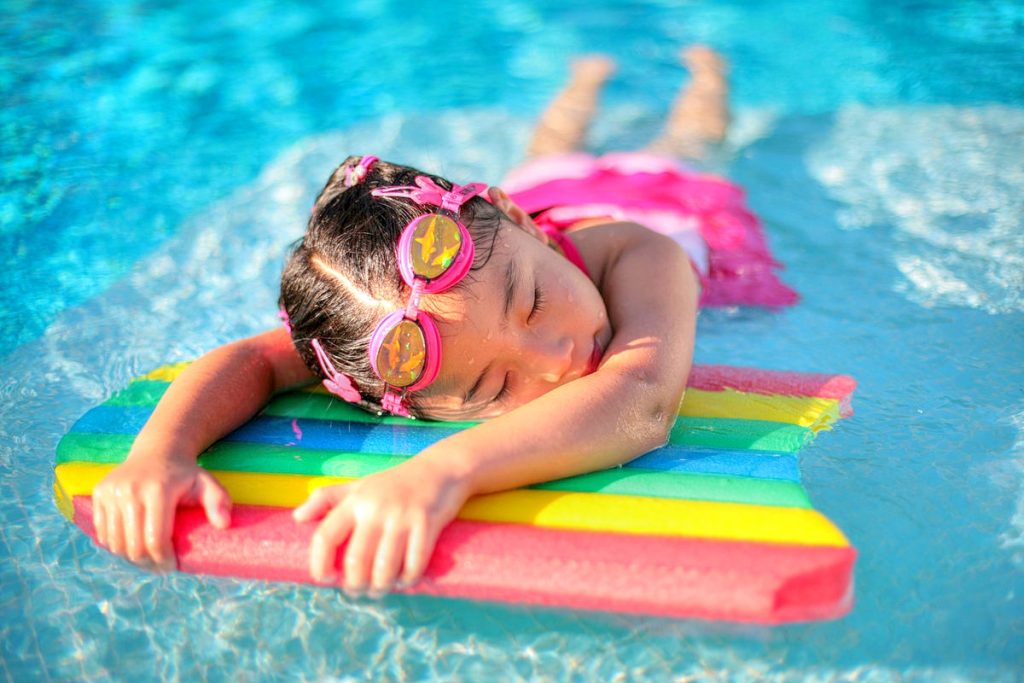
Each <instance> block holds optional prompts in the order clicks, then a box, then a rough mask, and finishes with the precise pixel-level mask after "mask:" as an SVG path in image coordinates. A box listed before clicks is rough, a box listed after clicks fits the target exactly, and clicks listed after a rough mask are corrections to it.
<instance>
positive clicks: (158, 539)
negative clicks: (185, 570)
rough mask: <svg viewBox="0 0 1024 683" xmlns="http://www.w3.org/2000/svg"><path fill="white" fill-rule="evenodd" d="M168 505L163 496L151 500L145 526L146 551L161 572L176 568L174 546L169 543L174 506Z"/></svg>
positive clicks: (172, 528)
mask: <svg viewBox="0 0 1024 683" xmlns="http://www.w3.org/2000/svg"><path fill="white" fill-rule="evenodd" d="M168 503H169V501H167V500H165V499H164V498H163V496H156V497H155V498H154V499H153V500H151V501H150V502H149V509H148V511H147V514H146V524H145V539H146V551H147V552H148V553H149V556H150V557H152V558H153V560H154V561H155V562H156V564H157V567H158V568H159V569H162V570H170V569H174V568H175V567H176V562H175V556H174V545H173V543H172V542H171V535H172V533H173V530H174V512H175V507H176V506H175V505H173V504H171V505H168Z"/></svg>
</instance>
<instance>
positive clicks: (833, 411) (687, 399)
mask: <svg viewBox="0 0 1024 683" xmlns="http://www.w3.org/2000/svg"><path fill="white" fill-rule="evenodd" d="M679 414H680V415H682V416H685V417H728V418H735V419H740V420H765V421H768V422H785V423H788V424H795V425H800V426H801V427H809V428H810V429H812V430H814V431H816V432H817V431H819V430H821V429H828V428H829V427H831V425H832V424H833V423H834V422H837V421H838V420H839V401H837V400H835V399H833V398H818V397H816V396H785V395H782V394H753V393H747V392H745V391H736V390H735V389H728V388H727V389H723V390H722V391H704V390H702V389H687V390H686V395H685V396H684V397H683V403H682V405H681V406H679Z"/></svg>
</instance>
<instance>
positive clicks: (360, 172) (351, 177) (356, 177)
mask: <svg viewBox="0 0 1024 683" xmlns="http://www.w3.org/2000/svg"><path fill="white" fill-rule="evenodd" d="M378 160H379V159H378V158H377V157H375V156H373V155H372V154H368V155H366V156H365V157H363V158H362V159H360V160H359V163H358V164H356V165H355V166H350V167H349V169H348V170H347V171H346V172H345V180H344V182H343V183H342V184H343V185H344V186H345V187H352V186H353V185H358V184H359V183H361V182H363V179H364V178H366V174H367V173H369V172H370V169H371V168H373V164H374V163H375V162H377V161H378Z"/></svg>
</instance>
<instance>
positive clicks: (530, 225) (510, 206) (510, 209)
mask: <svg viewBox="0 0 1024 683" xmlns="http://www.w3.org/2000/svg"><path fill="white" fill-rule="evenodd" d="M487 196H488V197H490V199H491V203H492V204H493V205H494V206H496V207H497V208H498V209H500V210H501V211H503V212H504V213H505V215H506V216H508V217H509V218H511V219H512V222H513V223H515V224H516V225H518V226H519V227H520V228H522V229H523V230H525V231H526V232H527V233H529V234H530V235H532V236H533V237H536V238H537V239H538V240H540V241H541V242H543V243H544V244H547V243H548V236H547V235H546V234H544V231H543V230H541V229H540V227H538V226H537V223H536V222H534V220H533V218H532V217H531V216H530V214H528V213H527V212H526V211H523V209H521V208H520V207H519V205H518V204H516V203H515V202H513V201H512V199H511V198H510V197H509V196H508V194H507V193H506V192H505V191H504V190H503V189H501V188H500V187H491V188H488V190H487Z"/></svg>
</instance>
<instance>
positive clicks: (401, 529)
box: [296, 223, 698, 590]
mask: <svg viewBox="0 0 1024 683" xmlns="http://www.w3.org/2000/svg"><path fill="white" fill-rule="evenodd" d="M572 239H574V241H575V242H576V243H577V245H578V246H579V248H580V251H581V253H582V254H583V256H584V259H585V260H586V261H587V265H588V268H589V270H590V272H591V273H593V274H594V275H595V282H596V283H597V284H598V287H599V289H600V290H601V292H602V294H603V296H604V299H605V303H606V305H607V307H608V313H609V316H610V319H611V322H612V327H613V330H614V336H613V338H612V340H611V343H610V344H609V346H608V348H607V350H606V353H605V356H604V359H603V360H602V362H601V365H600V367H599V368H598V370H597V372H595V373H593V374H590V375H587V376H585V377H582V378H580V379H578V380H576V381H573V382H570V383H568V384H566V385H563V386H560V387H558V388H556V389H554V390H553V391H551V392H549V393H547V394H545V395H543V396H541V397H540V398H537V399H535V400H533V401H531V402H529V403H527V404H525V405H523V406H521V407H519V408H517V409H515V410H513V411H511V412H509V413H507V414H505V415H502V416H500V417H497V418H494V419H493V420H490V421H488V422H485V423H482V424H480V425H478V426H475V427H473V428H471V429H467V430H465V431H462V432H459V433H458V434H455V435H453V436H451V437H448V438H446V439H444V440H443V441H440V442H438V443H437V444H434V445H433V446H430V447H429V448H427V449H425V450H424V451H422V452H421V453H419V454H417V455H416V456H415V457H413V458H411V459H409V460H408V461H406V462H404V463H402V464H401V465H399V466H397V467H395V468H392V469H390V470H388V471H386V472H382V473H380V474H375V475H372V476H369V477H366V478H364V479H361V480H358V481H356V482H352V483H350V484H347V485H344V486H341V487H332V488H327V489H320V490H318V491H317V492H315V493H314V495H313V496H311V498H310V499H309V500H308V501H307V502H306V503H305V504H304V505H303V506H301V507H300V508H298V509H297V510H296V518H297V519H299V520H308V519H313V518H315V517H318V516H319V515H322V514H324V513H325V512H328V511H329V513H328V514H327V516H326V517H325V519H324V521H323V522H322V523H321V525H320V527H319V528H318V530H317V531H316V533H315V534H314V536H313V545H312V548H311V571H312V573H313V576H314V577H315V578H317V579H321V580H330V579H331V578H332V574H333V571H334V562H335V554H336V551H337V548H338V546H339V545H340V544H341V543H342V542H344V541H345V540H346V539H348V546H347V549H346V551H345V554H344V567H343V568H344V575H345V585H346V587H347V588H349V589H353V590H361V589H364V588H365V587H366V586H367V585H370V586H372V588H373V589H374V590H384V589H387V588H390V587H391V584H392V582H393V581H394V579H395V578H396V577H397V576H398V575H399V572H400V571H401V573H402V576H403V580H405V581H412V580H415V579H416V578H418V577H419V576H420V575H421V574H422V573H423V571H424V570H425V568H426V565H427V563H428V561H429V559H430V555H431V553H432V551H433V547H434V544H435V542H436V540H437V536H438V534H439V533H440V532H441V530H442V529H443V527H444V526H445V525H446V524H447V523H448V522H449V521H450V520H451V519H453V518H454V517H455V515H456V514H457V513H458V511H459V509H460V508H461V506H462V504H463V503H464V502H465V501H466V499H467V498H469V497H470V496H473V495H477V494H482V493H489V492H493V491H498V490H503V489H509V488H515V487H518V486H525V485H528V484H533V483H536V482H539V481H548V480H552V479H558V478H561V477H567V476H571V475H574V474H579V473H582V472H587V471H592V470H598V469H603V468H607V467H611V466H614V465H617V464H620V463H623V462H626V461H628V460H631V459H633V458H635V457H636V456H638V455H640V454H642V453H645V452H647V451H649V450H651V449H653V448H656V447H658V446H661V445H664V444H665V443H666V442H667V440H668V435H669V432H670V430H671V428H672V425H673V423H674V421H675V417H676V414H677V412H678V406H679V403H680V401H681V399H682V396H683V391H684V389H685V387H686V379H687V376H688V374H689V371H690V364H691V360H692V355H693V344H694V333H695V328H696V311H697V298H698V296H697V294H698V292H697V290H698V283H697V278H696V276H695V274H694V272H693V269H692V268H691V266H690V263H689V261H688V259H687V256H686V255H685V253H684V252H683V250H682V249H681V248H680V247H679V246H678V245H677V244H676V243H675V242H674V241H672V240H671V239H669V238H667V237H664V236H662V235H659V234H656V233H654V232H652V231H650V230H647V229H646V228H643V227H642V226H639V225H634V224H622V223H620V224H605V225H598V226H593V227H590V228H588V229H586V230H580V231H578V232H576V233H573V234H572ZM403 568H404V569H403Z"/></svg>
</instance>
